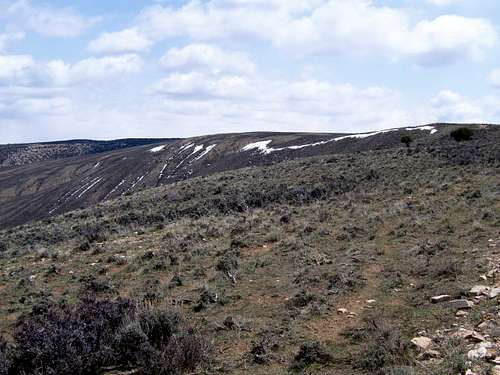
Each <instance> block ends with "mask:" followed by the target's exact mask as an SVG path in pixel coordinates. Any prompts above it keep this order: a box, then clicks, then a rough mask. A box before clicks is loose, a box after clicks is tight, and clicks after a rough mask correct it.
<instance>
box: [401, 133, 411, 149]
mask: <svg viewBox="0 0 500 375" xmlns="http://www.w3.org/2000/svg"><path fill="white" fill-rule="evenodd" d="M412 142H413V139H412V138H411V137H410V136H409V135H403V136H402V137H401V143H404V144H405V145H406V147H410V143H412Z"/></svg>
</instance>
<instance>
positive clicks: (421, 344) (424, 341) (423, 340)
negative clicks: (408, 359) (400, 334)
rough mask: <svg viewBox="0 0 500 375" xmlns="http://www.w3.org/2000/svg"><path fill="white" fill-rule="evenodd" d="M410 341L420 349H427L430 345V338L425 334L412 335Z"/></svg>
mask: <svg viewBox="0 0 500 375" xmlns="http://www.w3.org/2000/svg"><path fill="white" fill-rule="evenodd" d="M411 343H412V344H413V345H415V346H416V347H417V348H419V349H421V350H428V349H429V348H430V347H431V346H432V340H431V339H430V338H428V337H425V336H420V337H414V338H412V339H411Z"/></svg>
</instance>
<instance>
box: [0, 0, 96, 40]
mask: <svg viewBox="0 0 500 375" xmlns="http://www.w3.org/2000/svg"><path fill="white" fill-rule="evenodd" d="M2 18H3V19H4V20H6V22H7V24H8V26H9V27H10V28H13V29H16V30H24V31H33V32H36V33H39V34H41V35H44V36H50V37H73V36H77V35H79V34H81V33H82V32H83V31H85V30H86V29H87V28H88V27H89V26H91V25H92V24H93V23H94V22H95V20H91V19H86V18H85V17H83V16H81V15H80V14H78V13H77V12H76V11H74V10H73V9H72V8H54V7H50V6H48V5H40V6H37V5H34V4H33V3H32V2H31V1H30V0H17V1H14V2H12V3H11V4H10V5H7V6H6V7H5V9H3V10H2V14H0V19H2Z"/></svg>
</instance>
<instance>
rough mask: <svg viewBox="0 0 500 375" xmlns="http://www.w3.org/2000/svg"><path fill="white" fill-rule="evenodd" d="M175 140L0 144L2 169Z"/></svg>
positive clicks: (0, 165) (0, 164)
mask: <svg viewBox="0 0 500 375" xmlns="http://www.w3.org/2000/svg"><path fill="white" fill-rule="evenodd" d="M174 140H175V139H171V140H169V139H117V140H113V141H93V140H73V141H61V142H45V143H27V144H7V145H0V169H1V168H4V167H13V166H20V165H26V164H31V163H36V162H41V161H46V160H57V159H62V158H69V157H74V156H83V155H92V154H97V153H100V152H107V151H113V150H118V149H122V148H127V147H134V146H141V145H148V144H151V143H155V142H160V141H163V142H169V141H174Z"/></svg>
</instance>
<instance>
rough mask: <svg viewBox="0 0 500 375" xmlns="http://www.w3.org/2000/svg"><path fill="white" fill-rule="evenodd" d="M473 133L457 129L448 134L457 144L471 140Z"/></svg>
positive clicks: (467, 129)
mask: <svg viewBox="0 0 500 375" xmlns="http://www.w3.org/2000/svg"><path fill="white" fill-rule="evenodd" d="M473 134H474V131H473V130H472V129H469V128H458V129H455V130H453V131H452V132H451V133H450V137H451V138H453V139H454V140H455V141H457V142H462V141H468V140H470V139H471V138H472V135H473Z"/></svg>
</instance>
